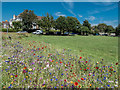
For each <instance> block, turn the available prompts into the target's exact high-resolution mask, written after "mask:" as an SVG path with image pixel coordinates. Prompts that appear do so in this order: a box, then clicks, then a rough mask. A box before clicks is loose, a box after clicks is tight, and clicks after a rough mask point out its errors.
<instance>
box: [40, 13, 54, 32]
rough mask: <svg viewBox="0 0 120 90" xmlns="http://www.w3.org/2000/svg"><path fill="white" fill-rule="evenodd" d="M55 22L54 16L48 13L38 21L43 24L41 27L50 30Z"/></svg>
mask: <svg viewBox="0 0 120 90" xmlns="http://www.w3.org/2000/svg"><path fill="white" fill-rule="evenodd" d="M53 23H54V19H53V16H51V15H49V14H48V13H47V15H46V16H44V17H43V18H42V19H41V20H40V21H38V25H39V26H41V28H43V29H45V30H46V31H48V32H49V30H50V29H51V28H52V27H54V26H53V25H54V24H53Z"/></svg>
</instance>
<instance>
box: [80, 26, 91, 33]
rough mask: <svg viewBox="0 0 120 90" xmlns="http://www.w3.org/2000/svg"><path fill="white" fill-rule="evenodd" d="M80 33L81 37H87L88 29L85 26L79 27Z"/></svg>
mask: <svg viewBox="0 0 120 90" xmlns="http://www.w3.org/2000/svg"><path fill="white" fill-rule="evenodd" d="M81 32H82V35H88V33H89V28H88V27H86V26H82V27H81Z"/></svg>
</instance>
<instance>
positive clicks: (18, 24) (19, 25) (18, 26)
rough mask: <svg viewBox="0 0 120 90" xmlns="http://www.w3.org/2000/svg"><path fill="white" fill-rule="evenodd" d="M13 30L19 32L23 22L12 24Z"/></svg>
mask: <svg viewBox="0 0 120 90" xmlns="http://www.w3.org/2000/svg"><path fill="white" fill-rule="evenodd" d="M12 25H13V28H14V29H15V30H16V31H18V29H21V27H22V24H21V21H17V22H12Z"/></svg>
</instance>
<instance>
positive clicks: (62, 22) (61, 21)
mask: <svg viewBox="0 0 120 90" xmlns="http://www.w3.org/2000/svg"><path fill="white" fill-rule="evenodd" d="M55 23H56V24H55V28H57V29H59V30H60V32H63V33H64V32H65V30H66V28H67V21H66V18H65V17H63V16H60V17H58V18H57V19H56V21H55Z"/></svg>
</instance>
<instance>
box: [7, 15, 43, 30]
mask: <svg viewBox="0 0 120 90" xmlns="http://www.w3.org/2000/svg"><path fill="white" fill-rule="evenodd" d="M19 15H20V14H19ZM19 15H18V16H16V15H13V18H12V19H10V21H9V23H10V27H11V28H12V27H13V25H12V22H16V21H22V19H21V18H20V17H19ZM37 18H38V20H41V19H42V17H41V16H37ZM33 24H34V25H32V29H39V27H38V25H36V23H33Z"/></svg>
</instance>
